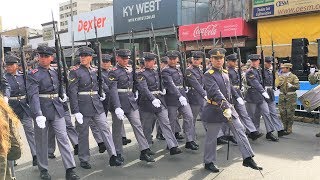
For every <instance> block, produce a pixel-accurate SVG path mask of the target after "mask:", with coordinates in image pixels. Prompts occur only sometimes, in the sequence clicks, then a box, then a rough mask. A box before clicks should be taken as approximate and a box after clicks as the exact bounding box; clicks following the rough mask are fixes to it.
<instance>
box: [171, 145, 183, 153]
mask: <svg viewBox="0 0 320 180" xmlns="http://www.w3.org/2000/svg"><path fill="white" fill-rule="evenodd" d="M181 153H182V151H181V149H179V148H178V147H173V148H171V149H170V155H176V154H181Z"/></svg>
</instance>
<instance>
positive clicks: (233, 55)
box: [226, 53, 238, 61]
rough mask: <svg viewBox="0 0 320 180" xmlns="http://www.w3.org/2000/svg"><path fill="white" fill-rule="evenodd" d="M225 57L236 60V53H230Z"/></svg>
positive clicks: (228, 59)
mask: <svg viewBox="0 0 320 180" xmlns="http://www.w3.org/2000/svg"><path fill="white" fill-rule="evenodd" d="M226 58H227V61H236V60H237V59H238V57H237V54H236V53H234V54H230V55H228V56H227V57H226Z"/></svg>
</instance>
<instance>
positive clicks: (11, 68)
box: [6, 64, 19, 74]
mask: <svg viewBox="0 0 320 180" xmlns="http://www.w3.org/2000/svg"><path fill="white" fill-rule="evenodd" d="M18 68H19V67H18V65H17V64H8V65H6V71H7V73H9V74H15V73H16V72H17V70H18Z"/></svg>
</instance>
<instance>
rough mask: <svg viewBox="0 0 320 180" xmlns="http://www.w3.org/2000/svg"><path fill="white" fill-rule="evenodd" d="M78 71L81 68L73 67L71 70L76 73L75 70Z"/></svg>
mask: <svg viewBox="0 0 320 180" xmlns="http://www.w3.org/2000/svg"><path fill="white" fill-rule="evenodd" d="M77 69H79V66H73V67H72V68H71V69H70V70H71V71H75V70H77Z"/></svg>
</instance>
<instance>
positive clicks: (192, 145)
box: [185, 141, 199, 151]
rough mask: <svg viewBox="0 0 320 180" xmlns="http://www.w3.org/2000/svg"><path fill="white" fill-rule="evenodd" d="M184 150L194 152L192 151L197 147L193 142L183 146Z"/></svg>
mask: <svg viewBox="0 0 320 180" xmlns="http://www.w3.org/2000/svg"><path fill="white" fill-rule="evenodd" d="M185 148H186V149H191V150H194V151H195V150H198V149H199V147H198V146H197V144H196V143H195V142H194V141H190V142H187V143H186V145H185Z"/></svg>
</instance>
